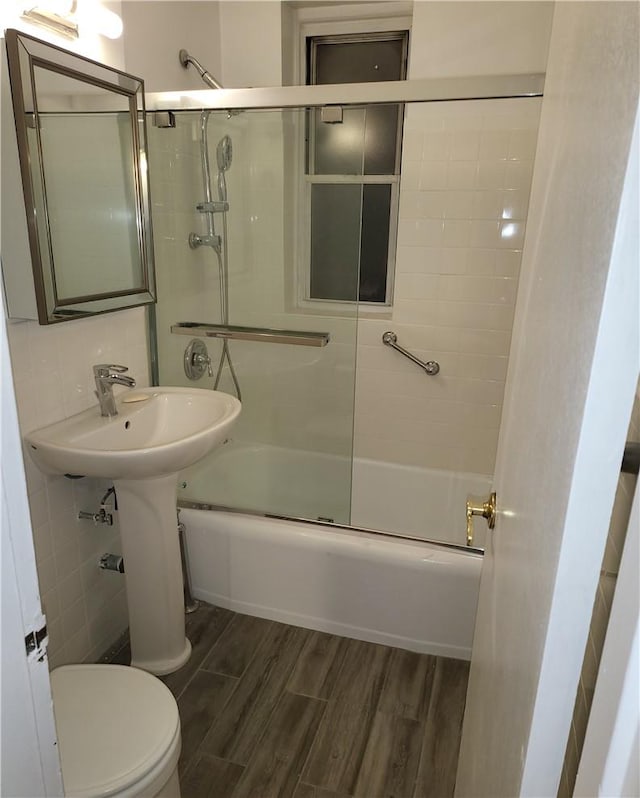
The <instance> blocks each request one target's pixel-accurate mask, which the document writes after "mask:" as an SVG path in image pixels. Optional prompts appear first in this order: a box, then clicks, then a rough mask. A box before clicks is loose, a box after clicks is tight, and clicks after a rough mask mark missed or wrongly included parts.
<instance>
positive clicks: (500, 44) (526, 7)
mask: <svg viewBox="0 0 640 798" xmlns="http://www.w3.org/2000/svg"><path fill="white" fill-rule="evenodd" d="M552 19H553V3H552V2H478V1H477V0H466V1H465V0H462V2H450V0H449V2H447V1H446V0H445V1H444V2H434V1H433V0H416V2H414V5H413V44H412V47H411V59H410V63H409V77H412V78H446V77H454V76H461V75H510V74H514V75H516V74H524V73H527V72H545V71H546V67H547V52H548V49H549V36H550V34H551V21H552Z"/></svg>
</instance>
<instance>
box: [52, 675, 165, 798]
mask: <svg viewBox="0 0 640 798" xmlns="http://www.w3.org/2000/svg"><path fill="white" fill-rule="evenodd" d="M51 691H52V694H53V704H54V712H55V718H56V729H57V733H58V747H59V750H60V762H61V766H62V777H63V781H64V787H65V795H67V796H84V798H87V796H91V797H92V798H98V796H99V797H100V798H106V797H107V796H113V795H117V796H127V798H128V797H129V796H139V795H143V794H144V795H154V794H155V793H156V792H157V791H158V790H159V789H160V788H161V787H162V785H163V783H164V782H165V781H166V780H167V779H168V778H169V776H170V774H171V772H172V771H173V770H174V769H175V767H176V764H177V761H178V757H179V756H180V718H179V715H178V707H177V704H176V701H175V699H174V697H173V695H172V694H171V692H170V690H169V689H168V688H167V687H165V685H164V684H163V683H162V682H161V681H160V680H159V679H157V678H156V677H155V676H151V674H149V673H146V672H145V671H141V670H138V669H137V668H131V667H126V666H124V665H64V666H62V667H60V668H56V669H55V670H54V671H52V673H51Z"/></svg>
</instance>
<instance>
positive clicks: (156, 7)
mask: <svg viewBox="0 0 640 798" xmlns="http://www.w3.org/2000/svg"><path fill="white" fill-rule="evenodd" d="M122 20H123V23H124V37H123V40H124V51H125V62H126V71H127V72H129V73H131V74H133V75H135V76H136V77H140V78H142V79H143V80H144V84H145V90H146V91H172V90H178V89H185V90H186V89H202V88H205V86H204V85H203V83H202V80H201V79H200V76H199V75H198V73H197V72H196V70H195V69H194V68H193V67H189V69H184V67H182V65H181V64H180V61H179V59H178V53H179V51H180V50H181V49H185V50H187V51H188V52H189V54H190V55H192V56H193V57H194V58H195V59H196V60H197V61H199V62H200V63H201V64H202V66H203V67H204V68H205V69H208V70H209V72H211V74H212V75H213V76H214V77H215V78H217V79H218V80H221V73H222V57H221V49H220V13H219V4H218V3H217V2H215V0H213V2H199V0H194V2H180V0H175V2H172V0H169V2H136V0H125V2H124V3H123V4H122Z"/></svg>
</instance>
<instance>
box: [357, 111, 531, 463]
mask: <svg viewBox="0 0 640 798" xmlns="http://www.w3.org/2000/svg"><path fill="white" fill-rule="evenodd" d="M539 113H540V101H539V100H496V101H482V102H464V103H434V104H427V103H423V104H418V105H412V106H409V108H408V109H407V115H406V120H405V130H404V145H403V162H402V175H401V184H400V214H399V224H398V249H397V260H396V277H395V296H394V303H393V310H392V314H391V318H384V319H376V318H375V316H374V315H373V314H371V313H370V314H366V312H365V313H364V314H362V315H365V316H367V315H368V318H361V319H360V321H359V323H358V358H357V381H356V419H355V438H354V454H355V456H357V457H366V458H371V459H374V460H390V461H392V462H396V463H400V464H403V465H417V466H423V467H429V468H441V469H445V470H448V469H452V470H457V471H465V472H472V473H480V474H492V473H493V467H494V461H495V450H496V445H497V436H498V428H499V424H500V413H501V407H502V395H503V392H504V380H505V375H506V370H507V365H508V355H509V345H510V339H511V325H512V320H513V311H514V306H515V300H516V293H517V285H518V274H519V267H520V258H521V253H522V245H523V240H524V232H525V220H526V214H527V206H528V197H529V189H530V182H531V173H532V166H533V158H534V155H535V145H536V136H537V127H538V118H539ZM388 329H392V330H393V331H394V332H395V333H396V334H397V335H398V341H399V343H400V344H401V345H402V346H404V347H405V348H406V349H409V350H410V351H411V352H414V353H415V354H416V355H417V356H418V357H420V358H422V359H424V360H429V359H435V360H438V361H439V363H440V367H441V371H440V374H439V375H437V376H436V377H427V376H426V375H425V374H424V373H423V372H421V371H420V370H419V369H417V368H416V366H415V365H413V364H412V363H410V362H409V361H408V360H406V359H405V358H403V357H401V356H400V355H399V354H398V353H396V352H394V351H393V350H391V349H389V348H387V347H385V346H383V345H382V343H381V338H382V334H383V332H385V330H388Z"/></svg>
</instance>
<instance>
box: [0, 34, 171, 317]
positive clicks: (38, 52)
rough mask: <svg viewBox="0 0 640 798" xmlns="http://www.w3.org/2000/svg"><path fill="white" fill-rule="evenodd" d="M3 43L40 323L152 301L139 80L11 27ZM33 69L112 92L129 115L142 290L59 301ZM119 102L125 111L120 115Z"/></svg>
mask: <svg viewBox="0 0 640 798" xmlns="http://www.w3.org/2000/svg"><path fill="white" fill-rule="evenodd" d="M5 40H6V46H7V58H8V66H9V80H10V83H11V96H12V101H13V112H14V118H15V127H16V138H17V144H18V157H19V162H20V174H21V177H22V188H23V195H24V203H25V210H26V217H27V232H28V238H29V249H30V253H31V261H32V267H33V279H34V286H35V296H36V304H37V309H38V321H39V323H40V324H54V323H57V322H61V321H68V320H70V319H74V318H84V317H86V316H92V315H95V314H98V313H109V312H112V311H116V310H121V309H123V308H131V307H136V306H139V305H146V304H150V303H153V302H155V301H156V294H155V271H154V254H153V236H152V227H151V207H150V197H149V179H148V168H147V156H146V153H147V133H146V118H145V116H146V114H145V104H144V82H143V80H142V79H141V78H137V77H134V76H133V75H129V74H127V73H126V72H122V71H120V70H117V69H114V68H112V67H108V66H106V65H104V64H100V63H99V62H97V61H93V60H91V59H89V58H85V57H84V56H81V55H78V54H76V53H72V52H70V51H68V50H64V49H63V48H61V47H57V46H56V45H53V44H50V43H48V42H45V41H42V40H41V39H37V38H35V37H33V36H30V35H29V34H26V33H23V32H21V31H17V30H14V29H8V30H7V31H6V32H5ZM36 67H37V68H40V69H45V70H49V71H50V72H54V73H57V74H60V75H63V76H65V77H68V78H72V79H75V80H78V81H80V82H81V83H87V84H89V85H92V86H96V87H98V88H100V89H103V90H106V91H108V92H111V93H113V94H114V99H115V100H118V101H119V104H120V106H119V107H120V111H119V112H120V113H128V116H129V121H130V130H131V142H132V149H133V152H131V153H130V155H131V158H132V163H133V166H134V168H133V170H132V171H133V175H132V186H131V188H132V193H133V196H134V197H135V214H136V220H135V222H136V229H137V240H138V256H139V261H138V263H139V265H140V271H141V283H140V284H139V285H132V286H131V287H130V288H126V289H123V290H119V291H111V292H103V293H96V294H87V295H83V296H73V297H64V298H60V297H59V296H58V293H57V289H56V273H55V258H54V254H55V253H54V251H53V246H52V241H51V231H50V227H49V209H48V207H47V194H46V185H45V178H44V164H43V152H42V143H41V137H40V124H39V121H38V113H39V109H38V98H37V96H36V82H35V73H34V70H35V68H36ZM123 97H124V98H125V99H126V103H127V105H128V112H125V111H122V110H121V105H122V98H123ZM116 105H117V104H116ZM96 110H98V109H96ZM100 110H104V111H109V110H113V109H112V108H104V109H100ZM29 128H31V129H35V139H36V145H35V147H34V146H33V144H32V143H30V141H29V136H28V130H29ZM36 186H39V188H40V193H39V196H40V197H41V198H42V199H41V202H40V207H38V202H37V200H36V196H37V193H36V190H35V187H36Z"/></svg>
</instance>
